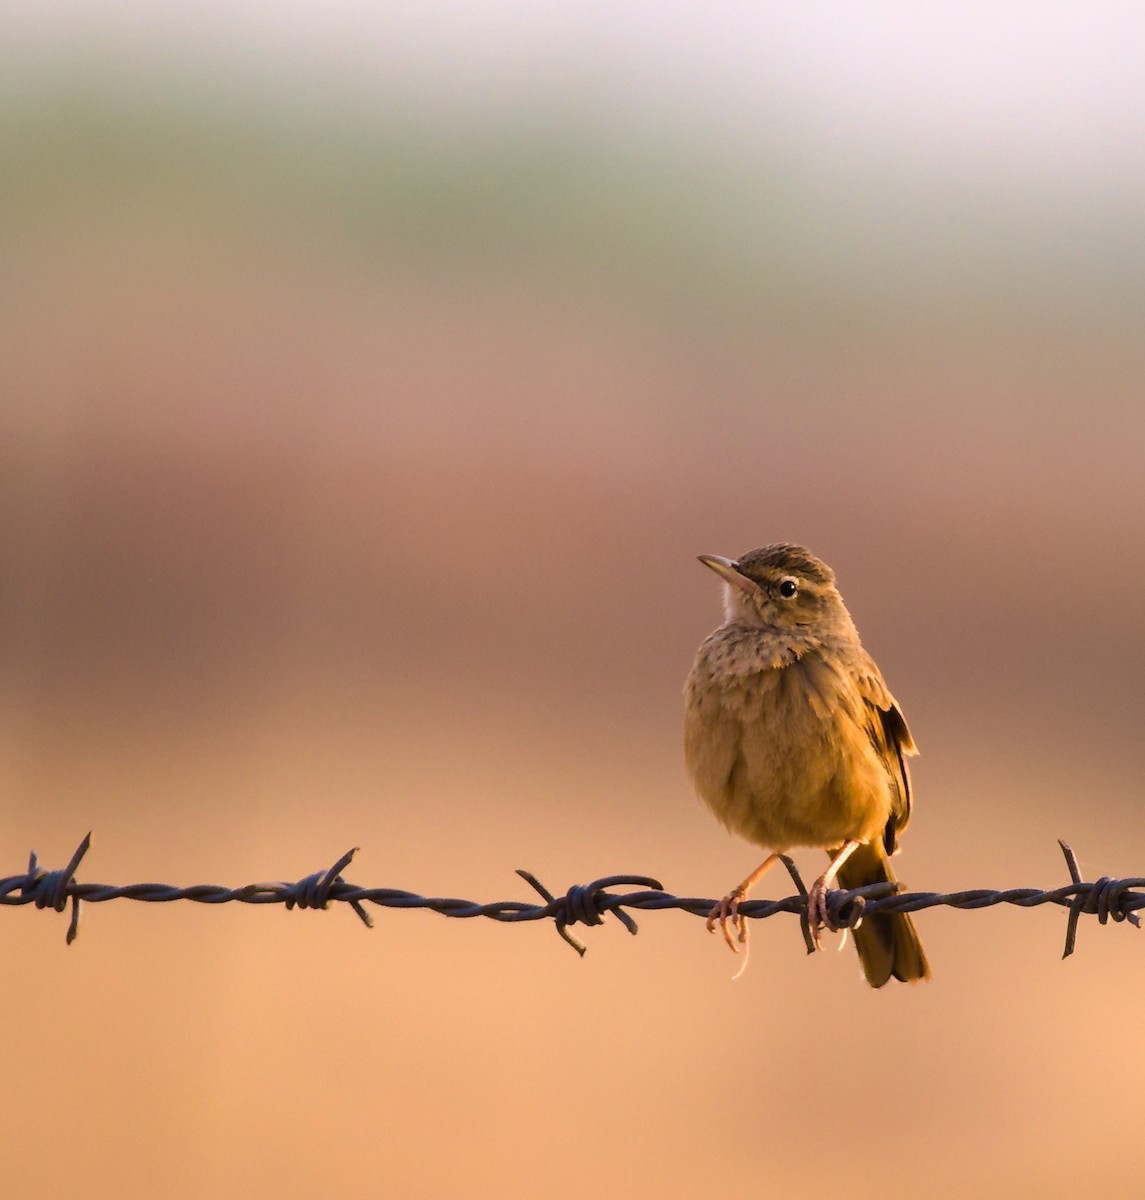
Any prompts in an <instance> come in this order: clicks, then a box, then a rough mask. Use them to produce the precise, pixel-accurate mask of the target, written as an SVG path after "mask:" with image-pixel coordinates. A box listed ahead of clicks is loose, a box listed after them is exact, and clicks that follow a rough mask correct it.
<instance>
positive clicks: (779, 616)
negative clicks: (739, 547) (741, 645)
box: [700, 542, 854, 637]
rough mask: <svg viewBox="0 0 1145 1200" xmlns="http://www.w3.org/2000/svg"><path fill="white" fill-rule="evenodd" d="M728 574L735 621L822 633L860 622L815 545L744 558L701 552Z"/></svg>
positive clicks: (727, 597)
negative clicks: (850, 611) (850, 612)
mask: <svg viewBox="0 0 1145 1200" xmlns="http://www.w3.org/2000/svg"><path fill="white" fill-rule="evenodd" d="M700 562H702V563H703V564H704V566H706V567H711V569H712V570H713V571H715V572H716V574H717V575H719V576H720V578H721V579H723V580H724V583H725V584H726V587H725V589H724V611H725V613H726V616H727V621H728V623H729V624H737V625H759V626H770V627H772V628H776V629H789V630H793V631H799V632H802V633H809V634H812V635H817V636H821V637H829V636H832V635H842V636H845V635H846V634H847V633H848V632H851V631H853V629H854V626H853V625H852V623H851V618H850V616H849V615H848V613H847V609H846V607H845V606H844V604H843V600H842V597H841V596H840V595H839V592H838V589H837V588H836V587H835V574H834V572H833V571H832V570H831V568H830V567H829V566H827V564H826V563H825V562H822V561H821V560H820V559H818V558H816V557H815V555H814V554H812V553H811V551H810V550H805V549H804V548H803V547H802V546H796V545H793V544H791V543H790V542H780V543H778V544H776V545H774V546H764V547H763V548H762V549H760V550H751V551H749V552H748V553H747V554H744V555H741V556H740V557H739V558H736V559H731V558H721V557H720V556H719V555H716V554H701V555H700Z"/></svg>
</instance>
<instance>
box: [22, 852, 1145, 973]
mask: <svg viewBox="0 0 1145 1200" xmlns="http://www.w3.org/2000/svg"><path fill="white" fill-rule="evenodd" d="M1058 844H1059V845H1060V846H1061V849H1062V853H1063V854H1064V855H1065V860H1066V866H1067V867H1068V868H1069V873H1070V882H1069V883H1067V884H1064V885H1063V886H1062V887H1057V888H1051V889H1049V890H1043V889H1041V888H1029V887H1026V888H1007V889H1004V890H996V889H992V888H974V889H971V890H969V891H963V892H946V893H939V892H904V891H902V890H900V889H901V885H900V884H895V883H879V884H871V885H869V886H867V887H862V888H855V889H852V890H846V889H837V890H833V891H831V892H829V893H828V895H827V910H828V915H829V918H830V921H829V923H830V925H831V926H832V927H834V928H836V929H849V928H854V926H855V925H857V924H858V922H859V921H860V920H861V919H862V918H863V917H864V916H870V915H872V914H873V913H878V912H920V911H922V910H923V909H927V908H938V907H946V908H957V909H978V908H992V907H993V906H994V905H997V904H1014V905H1017V906H1018V907H1019V908H1034V907H1036V906H1037V905H1041V904H1057V905H1059V906H1061V907H1063V908H1066V909H1068V910H1069V913H1068V920H1067V923H1066V938H1065V950H1064V952H1063V954H1062V957H1063V958H1068V957H1069V956H1070V955H1071V954H1072V953H1073V950H1074V945H1075V943H1076V940H1077V922H1078V919H1079V917H1081V915H1082V914H1083V913H1088V914H1091V915H1093V916H1096V917H1097V919H1098V921H1099V922H1100V923H1101V924H1102V925H1104V924H1105V923H1106V922H1107V921H1115V922H1116V921H1130V922H1131V923H1132V924H1134V925H1140V923H1141V922H1140V918H1139V917H1138V916H1137V910H1138V909H1140V908H1145V877H1133V878H1127V879H1111V878H1110V877H1108V876H1102V877H1101V878H1100V879H1098V880H1095V881H1094V882H1092V883H1087V882H1085V881H1084V880H1083V879H1082V878H1081V873H1080V871H1079V869H1078V864H1077V859H1076V857H1075V856H1074V853H1073V850H1071V849H1070V847H1069V846H1068V845H1067V844H1066V843H1065V842H1062V841H1059V843H1058ZM90 846H91V834H90V833H89V834H88V835H87V836H86V837H85V838H84V839H83V841H82V842H80V844H79V846H78V847H77V848H76V851H75V853H74V854H73V855H72V857H71V861H70V862H69V863H68V865H67V866H66V867H63V868H61V869H59V870H56V871H47V870H44V868H43V867H41V866H40V865H39V864H38V862H37V859H36V855H35V853H34V852H33V854H32V856H31V858H30V859H29V862H28V869H27V871H26V872H24V874H22V875H11V876H9V877H8V878H6V879H0V905H7V906H13V907H18V906H20V905H26V904H32V905H35V907H36V908H50V909H53V910H54V911H56V912H63V911H64V910H65V909H66V908H67V907H68V906H69V905H70V906H71V910H72V911H71V920H70V922H69V924H68V931H67V942H68V944H69V945H70V944H71V943H72V942H73V941H74V940H75V937H76V933H77V932H78V929H79V910H80V903H81V901H82V902H86V903H91V904H96V903H102V902H103V901H105V900H143V901H147V902H149V903H152V904H166V903H170V902H172V901H175V900H191V901H193V902H194V903H196V904H230V903H238V904H283V905H285V906H286V908H287V909H288V910H289V909H293V908H320V909H324V908H327V907H328V906H329V905H330V903H331V902H335V903H343V904H348V905H350V907H351V908H352V909H353V910H354V912H356V913H357V915H358V917H359V918H360V919H361V920H362V921H363V922H364V924H366V925H367V926H372V925H373V920H372V918H371V917H370V915H369V913H368V912H367V911H366V909H365V908H364V905H365V904H373V905H376V906H377V907H379V908H425V909H429V910H430V911H432V912H436V913H440V914H441V915H442V916H444V917H488V918H490V919H491V920H494V921H503V922H517V921H547V920H551V921H553V922H554V924H555V925H556V929H557V932H558V933H559V934H560V935H561V937H562V938H564V940H565V941H566V942H568V943H569V945H570V946H572V947H573V948H574V949H575V950H576V951H577V953H578V954H584V952H585V947H584V945H583V944H582V943H581V942H579V941H578V940H577V939H576V938H574V937H573V936H572V934H570V933H569V931H568V927H569V926H570V925H576V924H581V925H599V924H601V922H602V921H603V919H604V917H605V916H606V915H607V914H608V913H612V914H613V915H614V916H615V917H616V918H617V920H619V921H620V922H621V924H623V925H624V927H625V928H626V929H627V930H628V932H629V933H636V922H635V921H634V920H633V918H632V916H631V915H630V914H629V913H628V912H627V911H625V910H627V909H640V910H645V911H646V910H660V909H666V908H676V909H681V910H682V911H684V912H688V913H692V914H693V915H694V916H700V917H705V918H706V917H707V916H708V914H709V912H710V911H711V910H712V907H713V906H714V904H715V903H716V902H715V901H714V900H707V899H702V898H700V897H688V896H673V895H671V894H670V893H668V892H666V891H664V889H663V888H662V887H661V885H660V884H659V883H658V882H657V881H656V880H655V879H652V878H650V877H649V876H647V875H609V876H607V877H605V878H603V879H597V880H594V881H593V882H592V883H589V884H583V885H579V884H578V885H574V886H573V887H570V888H569V889H568V891H566V892H565V893H564V894H563V895H560V896H556V895H554V894H553V893H552V892H550V891H549V890H548V889H547V888H546V887H545V886H544V884H542V883H541V882H540V881H539V880H537V879H536V878H535V877H534V876H533V875H531V874H530V873H529V872H528V871H518V872H517V874H518V875H520V876H521V878H522V879H524V880H525V881H526V882H527V883H528V884H529V885H530V886H531V887H532V888H533V889H534V890H535V891H536V892H538V893H539V894H540V896H541V898H542V899H543V900H544V903H543V904H537V903H535V902H529V901H527V900H499V901H494V902H492V903H489V904H478V903H475V902H474V901H472V900H457V899H451V898H446V897H429V896H419V895H418V894H417V893H415V892H406V891H402V890H400V889H398V888H380V887H359V886H358V885H357V884H353V883H350V882H348V881H347V880H345V879H343V877H342V872H343V871H344V870H345V868H346V867H347V866H349V864H350V861H351V860H352V859H353V857H354V854H355V853H356V851H355V850H348V851H347V852H346V853H345V854H343V855H342V857H341V858H339V859H338V861H337V862H336V863H334V864H333V866H331V867H328V868H325V869H323V870H321V871H316V872H315V873H314V874H312V875H307V876H305V877H304V878H302V879H299V880H298V881H297V882H294V883H249V884H246V885H245V886H243V887H237V888H228V887H220V886H218V885H216V884H209V883H203V884H195V885H192V886H191V887H173V886H171V885H170V884H165V883H129V884H123V885H112V884H103V883H81V882H80V881H79V880H78V879H76V877H75V875H76V871H77V869H78V868H79V865H80V862H81V861H82V859H83V857H84V855H85V854H86V853H87V851H88V849H89V848H90ZM782 861H783V864H784V866H785V867H786V868H787V870H788V872H789V874H790V875H791V878H792V880H793V882H794V884H795V886H796V888H797V894H796V895H792V896H787V897H785V898H784V899H782V900H749V901H745V902H744V903H743V904H741V905H740V908H739V911H740V912H741V913H742V914H743V915H744V916H745V917H749V918H752V919H754V920H761V919H763V918H765V917H771V916H774V915H775V914H776V913H793V914H795V915H797V916H798V917H799V918H800V923H801V925H802V929H803V937H804V941H805V943H806V945H807V948H808V951H813V950H814V949H815V945H814V942H813V941H812V939H811V933H810V928H809V926H808V921H807V889H806V887H805V886H804V883H803V880H802V878H801V877H800V875H799V872H798V870H797V869H796V867H795V864H794V863H793V862H792V861H791V860H790V859H789V858H787V857H786V856H783V859H782ZM615 888H637V889H640V890H637V891H623V892H618V891H614V890H612V889H615Z"/></svg>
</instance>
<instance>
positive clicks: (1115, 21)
mask: <svg viewBox="0 0 1145 1200" xmlns="http://www.w3.org/2000/svg"><path fill="white" fill-rule="evenodd" d="M93 55H95V56H97V57H101V58H103V59H104V60H105V61H110V62H112V63H113V64H115V65H116V67H117V68H122V69H124V70H125V71H131V70H135V71H138V72H139V73H140V74H141V75H143V76H144V77H147V76H151V75H154V76H155V77H156V78H162V77H163V74H164V73H165V72H167V71H169V70H171V69H172V68H173V67H179V68H181V69H183V70H187V71H190V72H192V73H195V72H204V73H205V74H206V75H207V76H209V77H212V78H214V79H216V80H222V81H224V82H229V83H234V82H236V81H237V82H238V83H239V84H240V85H241V84H243V83H244V82H246V81H250V80H256V81H258V84H259V86H266V85H268V84H269V85H272V86H274V87H277V88H280V89H284V90H285V91H286V92H287V93H289V94H292V95H302V96H305V95H307V94H312V93H315V92H318V93H323V94H326V95H327V96H328V95H329V94H330V93H331V92H333V93H334V94H335V95H338V96H345V97H347V98H348V99H350V100H352V101H353V102H355V103H356V104H358V105H363V104H364V105H366V106H369V105H371V104H379V105H380V104H383V103H392V102H393V100H394V98H395V97H396V98H397V99H398V100H400V101H401V102H403V103H412V104H419V105H424V106H427V107H433V108H436V109H439V110H443V111H445V112H446V113H447V114H448V113H450V112H456V113H457V114H459V115H462V116H465V115H472V114H480V113H482V112H490V113H492V114H496V112H498V111H499V110H501V109H503V108H504V107H505V106H513V107H518V108H520V107H522V106H528V105H529V104H535V103H537V101H538V98H539V97H540V98H544V97H553V96H557V97H562V96H563V97H567V98H569V100H570V102H573V103H581V102H584V101H588V102H590V103H591V104H592V106H593V107H594V108H595V109H596V110H597V111H598V112H600V113H604V114H606V115H615V117H616V119H617V120H618V121H621V122H636V123H641V122H652V123H656V122H664V121H665V119H668V120H674V121H679V122H686V123H689V124H693V125H696V126H699V128H700V129H701V131H703V130H705V129H707V130H709V131H711V133H712V135H713V136H716V135H721V136H727V137H732V138H739V137H742V136H746V137H747V138H749V139H750V138H752V137H762V136H763V135H765V134H768V133H771V132H774V131H780V132H781V133H782V134H783V135H784V136H786V137H788V138H789V139H790V138H795V139H796V140H798V139H799V138H800V137H801V136H805V137H806V139H807V140H808V142H809V143H812V144H814V145H816V146H817V147H818V148H819V152H820V153H822V152H823V151H827V152H834V153H840V154H847V153H851V152H854V153H858V154H862V155H865V156H870V155H872V154H873V155H875V156H876V157H879V156H886V157H887V158H888V159H890V160H894V159H901V158H907V159H919V158H921V159H923V160H926V159H933V160H935V161H940V162H944V163H951V162H954V163H955V164H960V165H961V166H963V167H965V168H966V169H968V170H971V171H973V170H977V169H984V170H986V171H988V172H990V173H997V172H999V171H1001V172H1003V173H1009V172H1013V173H1015V174H1018V175H1021V174H1023V173H1025V172H1032V173H1033V174H1034V175H1035V176H1043V175H1044V176H1046V177H1047V178H1054V179H1056V180H1057V181H1059V182H1062V183H1065V182H1067V181H1068V180H1069V179H1070V178H1071V177H1074V176H1076V175H1077V173H1078V172H1085V173H1087V174H1090V175H1092V176H1110V175H1112V176H1116V177H1119V178H1120V179H1121V180H1122V181H1124V180H1125V179H1126V178H1129V179H1132V180H1134V181H1138V180H1141V179H1142V178H1145V165H1143V162H1142V159H1143V157H1145V156H1143V152H1142V147H1145V5H1143V4H1140V3H1101V2H1097V0H1094V2H1086V3H1081V2H1078V3H1073V4H1061V3H1052V2H1048V0H1047V2H1039V3H1033V2H1019V3H1009V4H1007V3H1001V2H988V0H986V2H984V0H965V2H963V3H957V4H946V3H944V4H937V3H924V2H915V3H907V2H904V3H888V2H886V0H883V2H875V3H868V4H861V5H860V4H842V3H837V4H823V3H802V2H800V3H781V4H775V3H722V4H721V3H718V2H716V0H710V2H708V3H681V2H675V3H673V2H671V0H662V2H661V3H652V2H639V3H623V2H621V0H611V2H607V3H606V2H603V0H576V2H572V3H568V2H564V0H529V2H527V3H508V2H507V0H414V2H407V3H388V2H376V0H375V2H372V3H365V2H355V0H325V2H322V3H318V2H311V0H293V2H288V0H280V2H274V3H263V2H259V0H225V2H216V0H118V2H116V0H91V2H89V3H86V4H84V5H82V6H77V5H75V4H74V3H73V2H70V0H69V2H64V0H7V2H6V3H5V5H4V7H3V13H2V14H0V70H2V71H3V74H4V75H5V76H6V77H7V82H6V83H0V88H3V89H4V91H3V93H2V94H6V95H7V96H8V97H10V98H11V97H14V96H18V95H19V94H21V93H22V92H24V93H26V92H27V90H28V89H35V88H37V87H42V86H43V85H44V81H45V79H48V78H51V77H52V76H57V77H58V74H59V72H60V71H61V70H63V71H64V72H65V73H66V72H67V71H68V70H69V69H71V67H73V66H74V64H75V63H76V61H77V60H82V59H84V58H90V57H92V56H93Z"/></svg>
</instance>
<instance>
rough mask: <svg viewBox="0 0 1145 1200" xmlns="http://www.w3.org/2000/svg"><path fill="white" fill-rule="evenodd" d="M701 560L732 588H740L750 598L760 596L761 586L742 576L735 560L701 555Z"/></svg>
mask: <svg viewBox="0 0 1145 1200" xmlns="http://www.w3.org/2000/svg"><path fill="white" fill-rule="evenodd" d="M699 559H700V562H702V563H703V564H704V566H705V567H711V568H712V570H713V571H715V573H716V574H717V575H719V576H720V578H721V579H723V580H724V581H725V582H727V583H730V584H731V585H732V587H737V588H739V590H740V591H741V592H746V593H747V594H748V595H749V596H758V595H759V590H760V588H759V584H758V583H756V582H755V581H754V580H752V579H748V577H747V576H746V575H741V574H740V571H739V564H738V563H737V562H735V561H734V559H730V558H721V557H720V556H719V555H718V554H701V555H699Z"/></svg>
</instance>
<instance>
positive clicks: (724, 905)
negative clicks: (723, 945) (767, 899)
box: [708, 888, 747, 954]
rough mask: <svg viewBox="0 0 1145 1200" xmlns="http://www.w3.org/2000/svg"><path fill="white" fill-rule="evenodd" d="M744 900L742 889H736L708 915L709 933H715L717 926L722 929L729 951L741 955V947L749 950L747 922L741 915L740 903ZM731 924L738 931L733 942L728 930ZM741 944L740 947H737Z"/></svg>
mask: <svg viewBox="0 0 1145 1200" xmlns="http://www.w3.org/2000/svg"><path fill="white" fill-rule="evenodd" d="M743 898H744V891H743V889H742V888H736V889H735V891H734V892H728V894H727V895H726V896H725V897H724V898H723V899H722V900H721V901H720V902H719V904H717V905H716V906H715V907H714V908H713V909H712V911H711V912H710V913H708V932H709V933H715V931H716V925H717V924H718V925H719V927H720V933H722V934H723V935H724V941H725V942H727V944H728V949H729V950H730V951H731V952H732V953H733V954H738V953H739V946H743V947H744V950H745V952H746V950H747V920H746V919H745V918H744V917H743V916H742V915H741V914H740V911H739V906H740V901H742V900H743ZM729 922H730V923H731V926H732V928H733V929H734V930H735V931H736V936H735V938H734V940H733V938H732V935H731V931H730V930H729V929H728V924H729ZM736 942H738V943H739V946H737V945H736Z"/></svg>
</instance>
